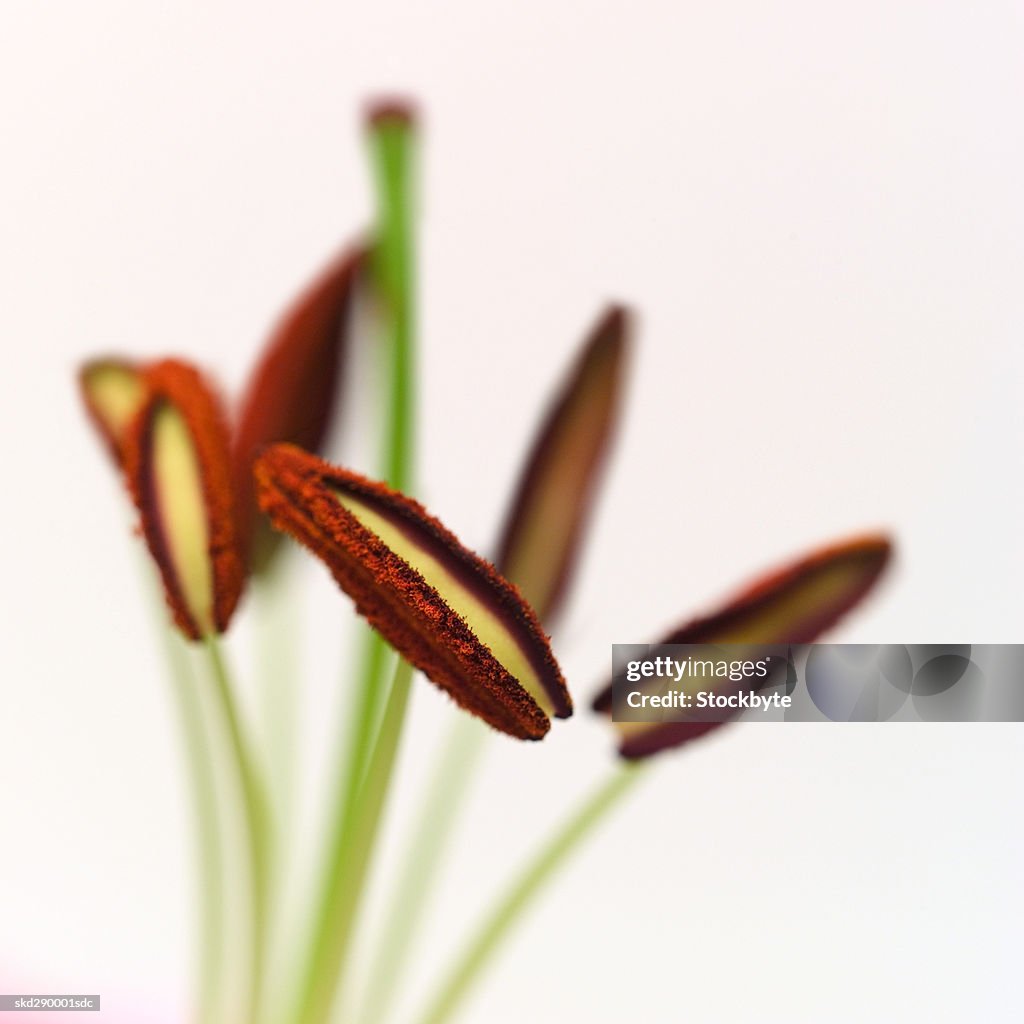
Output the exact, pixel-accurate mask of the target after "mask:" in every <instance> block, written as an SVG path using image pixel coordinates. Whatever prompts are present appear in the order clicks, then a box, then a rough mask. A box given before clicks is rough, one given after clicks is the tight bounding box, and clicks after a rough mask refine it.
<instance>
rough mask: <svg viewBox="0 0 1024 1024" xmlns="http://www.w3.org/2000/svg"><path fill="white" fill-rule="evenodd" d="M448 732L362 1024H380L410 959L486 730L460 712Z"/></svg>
mask: <svg viewBox="0 0 1024 1024" xmlns="http://www.w3.org/2000/svg"><path fill="white" fill-rule="evenodd" d="M453 715H454V719H453V721H452V724H451V728H450V730H449V731H448V732H447V733H446V734H445V738H444V740H443V741H442V752H441V755H440V756H439V757H438V759H437V761H436V765H435V768H434V771H433V773H432V775H431V777H430V780H429V782H428V784H427V786H426V796H425V798H424V799H423V800H422V801H421V804H420V806H421V808H422V809H421V811H420V815H419V818H418V820H417V823H416V826H415V828H414V829H413V833H412V839H411V840H410V842H409V843H408V846H407V848H406V849H407V853H406V856H405V858H404V859H403V867H402V872H401V875H400V876H399V879H398V882H397V884H396V886H395V888H394V890H393V892H392V895H391V902H390V905H389V908H388V911H387V913H386V915H385V924H384V927H383V931H382V933H381V937H380V941H379V944H378V946H377V949H376V952H375V955H374V957H373V960H372V963H373V969H372V973H371V975H370V980H369V983H368V985H367V992H366V998H365V1001H364V1004H363V1007H362V1012H361V1013H360V1015H359V1021H360V1024H378V1022H379V1021H381V1020H383V1019H384V1018H385V1016H386V1015H387V1012H388V1010H389V1009H390V1007H391V1002H392V1000H393V998H394V996H395V994H396V992H397V989H398V979H399V977H400V976H401V973H402V970H403V968H404V967H405V964H406V962H407V961H408V958H409V952H410V950H411V948H412V945H413V940H414V939H415V937H416V933H417V931H418V929H419V926H420V922H421V920H422V918H423V913H424V911H425V910H426V907H427V898H428V897H429V895H430V893H431V884H432V882H433V879H434V877H435V875H436V874H437V871H438V869H439V867H440V864H441V860H442V858H443V856H444V852H445V849H446V846H447V843H448V840H449V839H450V837H451V832H452V826H453V824H454V822H455V819H456V817H457V816H458V811H459V808H460V807H461V806H462V803H463V800H464V798H465V796H466V794H467V792H468V790H469V784H470V782H471V781H472V780H473V779H474V777H475V776H476V770H475V768H476V765H477V762H478V760H479V758H480V755H481V754H482V753H483V750H484V741H485V740H486V739H487V736H488V732H487V728H486V727H485V726H484V725H483V724H482V723H481V722H479V721H478V720H477V719H475V718H473V717H471V716H470V715H467V714H465V713H464V712H462V711H459V710H455V711H453Z"/></svg>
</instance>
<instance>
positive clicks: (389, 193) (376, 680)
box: [299, 111, 416, 1024]
mask: <svg viewBox="0 0 1024 1024" xmlns="http://www.w3.org/2000/svg"><path fill="white" fill-rule="evenodd" d="M370 143H371V151H372V156H373V161H374V168H375V171H376V184H377V197H378V215H377V232H376V245H375V248H374V265H373V271H374V281H375V285H376V287H377V290H378V292H379V297H380V300H381V312H382V314H383V316H384V322H385V327H386V330H387V333H388V339H387V341H388V344H386V345H383V346H382V350H383V352H384V355H385V357H386V358H387V360H388V370H389V373H388V377H389V385H388V394H387V398H386V402H387V404H386V408H387V409H388V412H389V416H388V423H387V429H386V431H385V436H384V442H383V452H382V462H383V469H384V475H385V479H386V480H387V482H388V483H389V484H390V485H391V486H392V487H394V488H396V489H398V490H409V489H410V486H411V480H412V466H413V462H414V451H415V449H414V444H413V425H414V422H415V413H416V410H415V405H414V397H413V393H414V369H415V367H414V364H413V345H414V330H413V324H414V298H413V297H414V293H415V280H414V278H415V275H414V243H413V230H412V199H411V181H412V164H413V150H414V145H415V133H414V130H413V125H412V122H411V120H410V119H409V118H407V117H406V116H404V115H402V114H401V113H398V112H394V111H392V112H390V113H387V114H384V115H383V116H380V117H378V118H376V119H374V121H373V122H372V124H371V131H370ZM386 657H387V649H386V648H385V646H384V643H383V641H382V640H381V639H380V638H379V637H378V636H376V635H374V636H373V637H371V639H370V640H369V641H367V646H366V648H365V650H364V656H363V660H364V665H363V671H362V673H361V676H362V678H361V685H360V687H359V690H358V692H357V695H356V698H355V705H354V709H353V713H352V727H351V729H350V735H351V746H350V748H349V749H348V750H347V751H346V750H344V749H343V750H342V751H341V752H340V754H341V758H342V761H341V766H340V768H339V770H338V774H337V778H338V780H339V781H338V783H337V787H336V790H335V793H334V796H335V798H336V799H335V805H334V806H335V810H334V815H333V820H332V824H331V826H330V829H329V835H330V839H329V854H328V861H327V868H326V871H325V874H324V879H323V882H322V891H321V895H320V898H319V899H318V901H317V904H316V909H315V915H316V917H315V923H314V926H313V937H312V940H311V945H310V954H309V960H308V962H307V964H306V977H305V982H304V985H303V988H302V994H301V997H300V1010H299V1019H300V1020H302V1021H305V1022H308V1024H321V1022H323V1021H325V1020H326V1019H327V1017H328V1016H329V1014H330V1010H331V1006H332V1005H333V1001H334V997H335V993H336V991H337V990H338V988H339V987H340V982H341V975H342V973H343V971H344V968H345V964H344V962H343V961H344V959H345V953H346V951H347V948H348V945H349V941H350V938H351V931H352V928H353V926H354V923H355V916H356V912H357V910H358V902H359V896H360V890H361V887H362V879H363V877H364V876H365V874H366V872H367V870H368V867H369V860H368V858H369V856H370V853H371V852H372V848H373V839H374V837H375V833H376V824H377V820H376V819H377V818H378V817H379V814H380V811H381V808H382V807H383V804H384V800H385V797H386V788H387V784H388V782H389V781H390V777H391V766H392V763H393V760H394V757H395V754H396V752H397V745H398V740H399V738H400V736H401V732H402V725H403V720H404V716H405V707H406V704H407V701H408V695H409V694H408V691H409V681H410V679H411V676H412V670H411V668H409V667H408V666H407V665H405V663H404V662H401V661H400V662H399V663H398V668H397V670H396V673H395V681H394V682H393V683H392V687H391V692H390V694H389V696H388V698H387V706H386V709H385V712H384V717H383V720H382V721H381V723H380V727H379V730H378V729H377V719H378V718H379V717H380V715H379V709H380V706H381V702H382V698H383V693H384V687H383V685H382V681H383V666H384V664H385V662H386ZM375 733H376V737H377V738H376V744H375V745H373V741H374V734H375ZM389 747H393V749H390V753H389ZM371 749H372V750H373V754H372V755H369V751H370V750H371ZM368 758H369V760H368ZM385 767H386V769H387V770H386V771H384V768H385ZM374 786H378V787H379V786H383V789H382V790H381V791H380V792H379V793H375V791H374V789H373V787H374ZM339 796H340V799H338V797H339Z"/></svg>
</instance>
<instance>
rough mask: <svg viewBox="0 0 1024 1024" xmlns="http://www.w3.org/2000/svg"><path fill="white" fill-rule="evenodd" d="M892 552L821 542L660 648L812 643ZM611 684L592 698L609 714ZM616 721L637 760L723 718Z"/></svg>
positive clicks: (868, 540)
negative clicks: (807, 554)
mask: <svg viewBox="0 0 1024 1024" xmlns="http://www.w3.org/2000/svg"><path fill="white" fill-rule="evenodd" d="M891 555H892V544H891V542H890V541H889V539H888V538H887V537H884V536H865V537H858V538H856V539H854V540H851V541H847V542H845V543H840V544H835V545H831V546H829V547H826V548H823V549H821V550H819V551H816V552H814V553H812V554H811V555H809V556H807V557H805V558H802V559H800V560H799V561H797V562H794V563H791V564H790V565H788V566H786V567H785V568H783V569H780V570H778V571H776V572H773V573H770V574H769V575H767V576H764V577H762V578H761V579H760V580H758V581H757V582H756V583H754V584H753V585H752V586H750V587H748V588H747V589H746V590H744V591H742V592H741V593H740V594H739V595H737V596H736V597H735V598H733V599H732V600H731V601H729V602H727V603H726V604H725V605H724V606H723V607H721V608H720V609H718V610H717V611H714V612H712V613H711V614H709V615H704V616H701V617H700V618H697V619H693V620H691V621H690V622H688V623H686V624H685V625H684V626H681V627H680V628H679V629H676V630H673V631H672V632H671V633H669V634H668V635H667V636H665V637H663V638H662V640H661V641H660V643H659V645H658V646H659V647H660V646H663V645H671V644H709V645H719V644H742V645H744V646H745V647H748V648H754V649H756V647H757V646H758V645H761V644H763V645H766V646H771V645H778V644H807V643H811V642H813V641H814V640H816V639H817V638H818V637H819V636H820V635H821V634H822V633H824V632H825V631H826V630H828V629H831V628H832V627H833V626H834V625H835V624H836V623H837V622H838V621H839V620H840V619H841V618H842V617H843V616H844V615H845V614H846V613H847V612H849V611H850V610H851V609H852V608H853V607H854V606H855V605H857V604H859V603H860V601H861V600H863V599H864V598H865V597H866V596H867V595H868V593H869V592H870V591H871V590H872V589H873V588H874V586H875V584H876V583H877V582H878V579H879V577H880V576H881V575H882V573H883V571H884V570H885V567H886V565H887V564H888V563H889V559H890V557H891ZM613 683H614V681H613ZM613 683H609V684H608V685H607V686H606V687H605V688H604V689H603V690H602V691H601V692H600V693H599V694H598V696H597V698H596V699H595V700H594V704H593V706H594V710H595V711H598V712H601V713H602V714H610V713H611V710H612V692H613V690H612V687H613ZM640 688H641V689H643V685H641V687H640ZM615 724H616V726H617V728H618V730H619V733H620V737H621V743H620V746H619V753H620V754H621V755H622V756H623V757H626V758H629V759H636V758H641V757H648V756H650V755H651V754H655V753H657V752H658V751H660V750H665V749H667V748H669V747H678V746H681V745H682V744H684V743H688V742H689V741H690V740H694V739H696V738H697V737H698V736H702V735H704V734H705V733H706V732H709V731H710V730H712V729H715V728H717V727H718V726H719V725H721V724H722V722H721V721H716V722H709V721H706V720H704V721H698V720H694V721H686V720H685V715H683V716H680V720H676V721H671V722H643V723H641V722H617V723H615Z"/></svg>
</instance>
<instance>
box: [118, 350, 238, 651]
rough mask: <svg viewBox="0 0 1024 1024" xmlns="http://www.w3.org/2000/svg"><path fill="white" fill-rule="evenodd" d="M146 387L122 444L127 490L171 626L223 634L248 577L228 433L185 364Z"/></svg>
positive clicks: (169, 365) (154, 370) (152, 371)
mask: <svg viewBox="0 0 1024 1024" xmlns="http://www.w3.org/2000/svg"><path fill="white" fill-rule="evenodd" d="M144 383H145V388H146V399H145V402H144V404H143V406H142V409H141V410H140V411H139V413H138V415H137V416H136V417H135V419H134V420H133V422H132V425H131V428H130V429H129V431H128V432H127V435H126V457H125V464H126V465H125V468H126V473H127V477H128V484H129V486H130V488H131V491H132V496H133V498H134V500H135V504H136V507H137V508H138V511H139V519H140V526H141V529H142V534H143V536H144V537H145V540H146V544H147V545H148V547H149V550H150V553H151V554H152V555H153V558H154V559H155V561H156V563H157V566H158V567H159V570H160V575H161V577H162V579H163V583H164V589H165V592H166V595H167V603H168V605H169V606H170V608H171V611H172V612H173V615H174V620H175V622H176V623H177V624H178V626H179V627H180V628H181V630H182V632H183V633H185V635H186V636H188V637H189V638H190V639H193V640H198V639H200V638H201V637H202V636H204V635H207V634H210V633H220V632H223V631H224V630H225V629H226V628H227V625H228V622H229V621H230V619H231V615H232V612H233V611H234V609H235V606H236V605H237V603H238V598H239V596H240V594H241V591H242V587H243V584H244V578H245V576H244V569H243V561H242V555H241V549H240V545H239V536H238V526H237V515H236V506H235V499H234V495H233V489H232V482H231V461H230V452H229V447H228V431H227V425H226V421H225V418H224V414H223V411H222V409H221V406H220V403H219V402H218V400H217V398H216V396H215V395H214V392H213V391H212V389H211V388H210V387H209V386H208V385H207V384H206V383H205V382H204V381H203V379H202V377H201V376H200V374H199V373H198V372H197V371H196V370H195V369H194V368H193V367H191V366H189V365H188V364H186V363H183V362H180V361H177V360H165V361H163V362H160V363H157V364H155V365H153V366H151V367H148V368H147V369H146V371H145V373H144Z"/></svg>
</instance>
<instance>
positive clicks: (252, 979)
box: [204, 634, 271, 1024]
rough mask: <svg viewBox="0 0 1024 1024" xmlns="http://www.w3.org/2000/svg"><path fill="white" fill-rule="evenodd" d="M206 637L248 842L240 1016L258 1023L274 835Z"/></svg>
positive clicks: (227, 683) (220, 662)
mask: <svg viewBox="0 0 1024 1024" xmlns="http://www.w3.org/2000/svg"><path fill="white" fill-rule="evenodd" d="M204 640H205V642H206V650H207V654H208V655H209V661H210V669H211V675H212V676H213V681H214V693H215V695H216V698H217V702H218V704H219V706H220V711H221V715H222V717H223V720H224V725H225V726H226V728H227V732H228V739H229V741H230V745H231V753H232V756H233V760H234V770H235V773H236V775H237V780H238V785H239V788H240V790H241V795H242V807H243V816H244V823H245V830H246V838H247V840H248V853H249V883H250V913H251V922H250V923H251V936H250V943H251V944H250V959H249V978H248V981H249V988H248V1005H247V1007H246V1011H247V1012H245V1013H244V1014H243V1015H242V1017H241V1020H242V1024H255V1022H256V1021H258V1019H259V1012H260V997H261V991H262V984H263V973H264V966H265V960H266V957H265V954H266V946H267V916H268V915H267V911H268V906H269V887H270V886H269V883H270V855H269V853H270V839H271V836H270V819H269V814H268V805H267V796H266V790H265V789H264V786H263V782H262V779H261V777H260V775H259V772H258V770H257V767H256V763H255V761H254V759H253V756H252V751H251V747H250V745H249V742H248V739H247V738H246V734H245V732H244V730H243V728H242V722H241V718H240V717H239V714H238V709H237V707H236V705H235V698H234V693H233V690H232V686H231V680H230V677H229V674H228V670H227V665H226V664H225V662H224V657H223V654H222V652H221V648H220V642H219V641H218V639H217V637H216V636H214V635H213V634H208V635H207V636H206V637H204Z"/></svg>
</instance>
